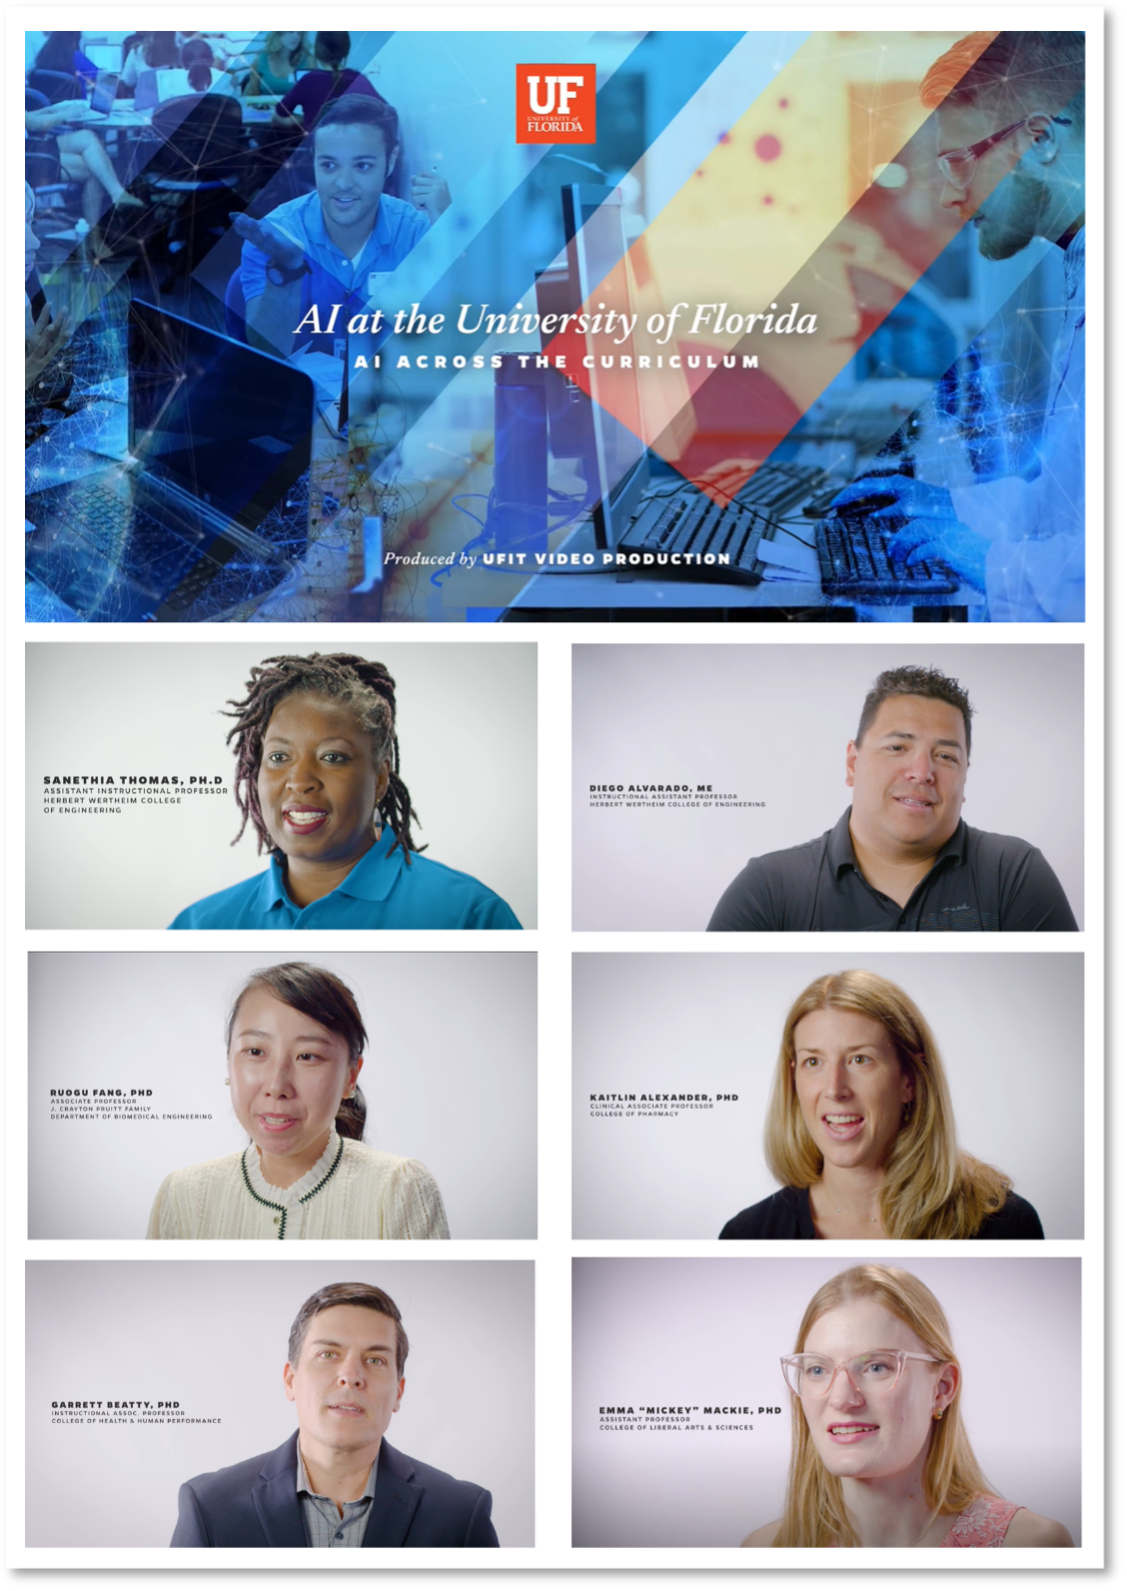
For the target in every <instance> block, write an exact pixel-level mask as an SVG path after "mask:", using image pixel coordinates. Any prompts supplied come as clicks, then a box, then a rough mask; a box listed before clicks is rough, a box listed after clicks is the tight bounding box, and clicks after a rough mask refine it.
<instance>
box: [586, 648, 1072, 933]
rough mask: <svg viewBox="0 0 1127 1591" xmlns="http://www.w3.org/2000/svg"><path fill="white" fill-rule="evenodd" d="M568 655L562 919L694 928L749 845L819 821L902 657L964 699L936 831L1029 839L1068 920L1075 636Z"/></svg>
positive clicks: (784, 838)
mask: <svg viewBox="0 0 1127 1591" xmlns="http://www.w3.org/2000/svg"><path fill="white" fill-rule="evenodd" d="M572 660H573V672H572V682H573V687H572V714H573V731H574V733H573V769H572V774H573V785H572V788H573V800H574V813H573V902H572V904H573V922H572V926H573V927H574V928H577V929H590V930H608V929H609V930H616V929H642V930H667V931H677V930H690V931H691V930H698V929H699V930H704V929H706V928H707V927H708V926H709V921H710V919H711V918H712V915H713V912H714V911H715V909H716V907H717V903H718V902H719V901H720V898H721V896H722V895H723V894H724V892H725V890H726V889H727V888H728V886H729V885H730V884H731V883H732V881H733V879H735V878H736V876H737V874H739V873H740V872H741V870H742V869H743V868H744V866H745V864H746V863H747V862H748V860H749V859H750V858H752V857H762V856H765V855H767V854H768V853H770V852H776V851H780V850H787V849H789V848H791V847H793V846H800V845H804V844H805V843H806V842H807V841H810V840H814V839H816V838H817V837H818V836H820V835H823V834H825V833H826V831H827V830H831V829H833V827H834V825H835V824H836V823H837V822H838V820H839V819H840V818H841V816H842V814H843V812H845V811H846V810H847V808H849V806H850V804H851V796H852V794H853V792H851V790H850V789H849V788H847V785H846V748H847V746H848V745H849V743H850V742H851V741H852V740H853V739H854V737H855V736H856V734H857V729H858V724H859V720H860V716H861V708H862V704H863V702H864V700H865V697H866V695H867V694H868V692H869V690H870V688H871V687H872V686H873V683H874V681H875V680H876V679H877V676H878V675H879V674H881V673H883V672H884V671H885V670H888V669H895V668H901V667H909V666H910V667H913V668H925V669H937V670H939V671H940V673H941V674H943V675H944V676H947V677H948V678H953V679H955V680H956V681H957V682H958V684H959V686H961V688H962V689H963V690H964V691H965V692H966V693H967V695H968V696H969V698H970V703H971V708H972V710H973V717H972V743H971V748H970V759H969V765H966V766H965V767H964V769H963V770H962V771H963V772H964V773H965V780H966V783H965V804H961V803H960V802H959V798H958V797H957V795H956V797H955V809H954V810H953V811H952V813H951V815H950V824H951V829H952V830H953V829H954V827H955V823H956V821H957V817H958V815H959V813H960V812H961V815H962V817H963V818H965V820H966V823H967V824H968V825H969V826H970V827H971V828H972V829H975V830H980V831H985V832H987V833H988V834H991V835H995V836H997V835H1010V836H1016V837H1017V839H1018V840H1020V841H1022V842H1025V843H1026V844H1027V845H1029V846H1035V847H1036V848H1037V849H1038V850H1040V851H1041V853H1042V854H1043V856H1044V858H1045V861H1046V862H1047V864H1048V866H1049V868H1051V869H1052V871H1053V872H1054V873H1055V874H1056V877H1057V879H1059V881H1060V885H1061V886H1062V888H1063V891H1064V894H1065V896H1066V897H1067V901H1068V904H1069V905H1070V906H1071V908H1072V914H1073V915H1074V916H1075V919H1076V922H1077V924H1078V925H1079V926H1080V927H1083V922H1084V918H1083V904H1084V903H1083V883H1084V876H1083V864H1084V843H1083V842H1084V736H1083V677H1084V659H1083V648H1082V647H1080V646H1027V645H1022V644H1017V645H1007V646H1004V647H1003V646H983V645H977V646H975V645H962V644H956V645H950V646H946V645H945V646H942V647H940V646H931V647H926V646H921V645H920V644H919V643H918V642H915V641H913V642H912V643H911V644H907V645H903V646H890V645H888V644H883V645H872V646H869V645H864V644H859V645H852V646H845V645H836V646H835V645H832V644H825V645H810V646H794V645H790V646H772V645H770V644H768V645H763V646H758V645H756V646H730V645H718V646H704V645H691V644H690V645H678V646H672V645H668V646H661V645H646V644H641V645H629V646H625V645H619V646H608V645H597V646H589V645H582V646H576V647H574V648H573V650H572ZM956 722H957V720H956ZM896 727H897V728H900V727H902V726H899V725H897V726H896ZM1050 747H1051V748H1052V750H1051V752H1050V751H1049V749H1048V748H1050ZM1034 768H1036V769H1037V771H1036V773H1035V772H1034ZM964 904H965V903H964V902H963V900H962V899H961V898H956V899H955V900H953V901H952V902H951V903H950V908H951V909H952V910H954V909H957V908H960V907H962V906H964ZM794 926H796V927H800V926H801V927H805V926H807V924H805V923H802V924H797V923H796V924H795V925H794ZM834 926H840V927H843V928H848V927H850V926H852V924H850V923H848V922H843V923H840V924H834ZM857 926H858V927H865V926H868V925H867V924H865V923H861V922H858V924H857ZM874 926H877V925H874ZM879 926H887V927H895V926H896V923H895V917H893V919H892V920H891V921H890V922H889V923H887V924H883V925H879ZM982 926H987V927H989V926H992V925H991V924H988V923H985V924H983V925H982ZM1002 926H1003V927H1005V924H1004V923H1003V924H1002Z"/></svg>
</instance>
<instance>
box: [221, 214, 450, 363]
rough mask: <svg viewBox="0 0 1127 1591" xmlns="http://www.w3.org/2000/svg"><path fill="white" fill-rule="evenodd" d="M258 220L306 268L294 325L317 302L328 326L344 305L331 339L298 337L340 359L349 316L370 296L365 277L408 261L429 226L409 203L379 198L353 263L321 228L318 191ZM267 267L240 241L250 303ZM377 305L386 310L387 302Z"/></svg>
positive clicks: (257, 295)
mask: <svg viewBox="0 0 1127 1591" xmlns="http://www.w3.org/2000/svg"><path fill="white" fill-rule="evenodd" d="M262 219H263V221H268V222H269V223H270V224H271V226H276V227H277V228H278V230H279V232H282V233H284V234H285V236H286V237H287V238H289V239H290V241H291V242H293V243H296V244H297V245H298V247H299V248H300V249H301V251H302V253H303V254H304V255H305V258H306V261H307V262H308V264H309V273H307V274H306V275H305V276H303V277H302V279H301V314H300V315H299V316H298V318H297V320H295V322H294V324H295V325H298V324H300V322H301V321H302V320H304V319H305V317H306V315H307V314H308V313H309V311H310V309H311V308H312V306H313V305H314V304H316V305H317V308H318V311H319V312H320V315H321V319H322V322H323V323H324V324H326V325H327V324H328V319H329V316H330V314H331V313H332V305H333V304H343V305H344V308H343V309H342V310H341V312H340V314H339V316H338V317H337V322H336V326H335V328H334V333H333V334H332V335H329V334H322V335H321V336H320V337H310V335H309V331H308V328H306V330H305V331H303V332H300V333H299V334H298V346H299V347H302V348H304V347H305V346H306V344H307V340H308V342H309V344H310V345H311V346H312V348H313V349H315V350H317V351H319V352H322V353H330V354H331V353H337V354H338V355H339V354H340V352H341V351H342V348H343V340H344V328H345V326H346V325H347V324H348V319H349V316H351V315H354V314H357V313H359V312H360V311H362V310H363V309H364V307H365V305H366V304H367V302H368V299H369V297H370V296H371V292H370V284H369V277H370V276H372V275H374V274H381V275H382V274H386V273H387V272H388V271H393V270H394V269H395V267H396V266H397V265H399V264H400V263H401V262H402V261H403V260H405V259H406V258H407V256H408V254H410V252H411V250H412V249H413V248H414V247H415V244H416V243H417V242H418V241H419V239H420V238H421V237H422V236H423V234H424V232H426V230H427V228H428V227H429V226H430V221H429V220H428V218H427V215H426V212H425V211H423V210H416V208H415V206H414V205H413V204H407V203H406V201H405V200H403V199H395V198H392V196H391V195H390V194H387V193H385V194H383V196H382V197H381V199H380V207H379V210H378V211H377V213H376V224H375V226H374V227H373V228H372V230H371V232H370V233H369V234H368V241H367V242H366V243H365V244H364V247H363V249H361V251H360V254H359V257H358V259H357V261H356V263H355V265H354V264H353V262H352V261H351V260H350V259H346V258H345V256H344V255H343V254H342V253H341V251H340V249H338V248H337V246H336V244H335V243H333V241H332V239H331V238H330V237H329V234H328V232H327V231H326V230H325V217H324V213H323V212H322V209H321V199H320V195H319V194H317V193H316V192H314V193H304V194H302V195H301V197H300V198H298V199H288V200H287V201H286V203H285V204H280V205H279V206H278V207H277V209H276V210H271V211H270V213H269V214H268V215H265V216H263V218H262ZM269 263H270V262H269V260H268V259H267V257H266V255H265V254H263V252H262V250H261V249H256V248H255V246H254V244H253V243H245V242H244V244H243V253H242V263H241V265H240V267H239V280H240V282H241V284H242V289H243V298H244V300H245V301H246V302H247V303H248V304H249V303H250V301H251V300H252V299H255V298H261V297H262V294H263V293H264V292H265V291H266V267H267V265H268V264H269ZM378 307H382V308H384V309H385V310H386V308H387V306H386V304H385V305H381V306H378ZM337 343H340V344H341V348H338V347H337V346H336V344H337ZM286 352H288V350H286Z"/></svg>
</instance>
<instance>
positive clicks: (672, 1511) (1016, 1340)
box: [572, 1250, 1082, 1568]
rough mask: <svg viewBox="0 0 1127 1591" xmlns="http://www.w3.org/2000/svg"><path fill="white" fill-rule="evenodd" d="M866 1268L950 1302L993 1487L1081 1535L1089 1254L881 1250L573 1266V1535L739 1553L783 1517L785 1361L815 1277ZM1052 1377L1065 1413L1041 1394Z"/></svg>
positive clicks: (968, 1402) (977, 1439)
mask: <svg viewBox="0 0 1127 1591" xmlns="http://www.w3.org/2000/svg"><path fill="white" fill-rule="evenodd" d="M870 1263H872V1264H876V1265H879V1266H892V1267H897V1268H900V1269H902V1270H904V1271H907V1272H909V1273H910V1274H911V1275H912V1276H913V1277H915V1278H916V1279H917V1280H918V1281H920V1282H922V1283H923V1284H924V1285H925V1286H926V1287H927V1288H928V1289H930V1291H931V1293H932V1294H933V1296H934V1298H935V1299H936V1300H937V1301H938V1303H939V1305H940V1307H941V1308H942V1310H943V1313H944V1314H945V1316H946V1318H947V1322H948V1325H949V1327H950V1342H951V1344H952V1347H953V1351H954V1353H955V1355H956V1357H957V1362H958V1365H959V1367H960V1369H961V1372H962V1378H961V1393H960V1403H961V1416H962V1420H963V1424H964V1428H965V1431H966V1434H967V1437H968V1438H969V1441H970V1445H971V1447H972V1448H973V1451H974V1455H975V1457H976V1458H977V1461H978V1465H979V1467H980V1469H981V1471H982V1472H983V1474H984V1475H985V1478H986V1480H987V1483H988V1484H989V1487H990V1492H991V1494H992V1495H994V1496H998V1497H1001V1498H1004V1499H1006V1500H1008V1501H1009V1502H1011V1503H1016V1504H1018V1505H1019V1506H1020V1507H1023V1508H1027V1509H1030V1510H1032V1511H1033V1512H1034V1513H1038V1514H1042V1515H1045V1516H1047V1517H1049V1518H1050V1519H1053V1520H1057V1521H1060V1522H1061V1523H1062V1524H1064V1525H1065V1526H1066V1528H1067V1529H1068V1530H1069V1532H1070V1533H1071V1536H1072V1540H1073V1542H1074V1543H1075V1544H1076V1545H1077V1546H1080V1545H1081V1544H1082V1539H1081V1518H1080V1503H1081V1404H1080V1372H1081V1336H1080V1315H1081V1312H1080V1280H1081V1262H1080V1261H1079V1260H1078V1259H1056V1258H1054V1259H1015V1258H1005V1259H997V1260H986V1261H985V1262H982V1261H977V1260H975V1259H963V1258H954V1259H946V1258H943V1259H915V1258H912V1259H902V1258H899V1257H898V1256H896V1255H895V1254H894V1253H893V1254H888V1253H886V1252H884V1251H883V1250H881V1251H879V1252H874V1253H872V1254H866V1255H864V1256H863V1257H862V1258H856V1259H854V1258H850V1259H844V1258H841V1257H838V1258H834V1257H833V1256H826V1255H821V1256H819V1257H818V1258H817V1259H805V1258H802V1259H783V1258H779V1259H774V1258H768V1259H762V1258H744V1257H739V1258H734V1259H727V1258H725V1259H594V1258H588V1259H577V1260H575V1261H573V1321H574V1374H573V1383H572V1386H573V1415H574V1448H573V1459H574V1486H573V1520H574V1528H573V1534H572V1545H573V1546H575V1547H726V1548H731V1547H737V1546H739V1545H740V1543H741V1542H742V1541H743V1540H744V1538H745V1537H746V1536H747V1535H748V1534H749V1533H750V1532H751V1531H752V1530H756V1529H758V1528H760V1527H761V1526H763V1525H767V1524H770V1523H771V1522H772V1521H774V1520H777V1519H779V1517H780V1515H781V1514H782V1510H783V1502H784V1496H785V1492H786V1485H787V1469H788V1464H789V1462H790V1451H791V1407H790V1406H791V1402H792V1394H791V1393H790V1391H789V1390H788V1387H787V1384H786V1382H785V1381H784V1379H783V1372H782V1368H781V1366H780V1362H779V1361H780V1359H781V1358H782V1357H783V1356H784V1355H787V1354H791V1353H794V1352H795V1351H796V1340H797V1333H798V1330H799V1326H800V1324H801V1321H802V1318H803V1315H804V1314H805V1311H806V1308H807V1305H808V1304H809V1303H810V1301H811V1300H812V1299H813V1297H814V1295H815V1294H816V1293H817V1292H818V1291H819V1289H820V1288H822V1287H823V1286H824V1285H825V1284H826V1283H828V1282H829V1281H830V1280H831V1278H833V1277H835V1276H837V1275H838V1274H839V1273H841V1272H843V1271H846V1270H848V1269H849V1268H850V1267H852V1266H854V1265H867V1264H870ZM846 1307H848V1306H846ZM868 1346H869V1347H872V1348H877V1347H882V1346H886V1345H884V1344H878V1343H872V1344H869V1345H868ZM891 1346H893V1347H895V1346H896V1345H895V1344H892V1345H891ZM1050 1367H1051V1368H1050ZM915 1368H916V1367H913V1369H915ZM908 1373H910V1372H908V1371H905V1374H908ZM1047 1376H1050V1377H1051V1379H1052V1394H1051V1404H1052V1417H1051V1418H1046V1400H1045V1398H1044V1397H1040V1396H1036V1395H1034V1396H1030V1389H1031V1388H1035V1387H1037V1386H1039V1385H1044V1383H1045V1378H1046V1377H1047ZM878 1423H879V1422H878ZM772 1566H773V1563H772V1560H771V1559H770V1558H767V1559H761V1558H751V1559H749V1560H748V1567H749V1568H760V1567H761V1568H771V1567H772Z"/></svg>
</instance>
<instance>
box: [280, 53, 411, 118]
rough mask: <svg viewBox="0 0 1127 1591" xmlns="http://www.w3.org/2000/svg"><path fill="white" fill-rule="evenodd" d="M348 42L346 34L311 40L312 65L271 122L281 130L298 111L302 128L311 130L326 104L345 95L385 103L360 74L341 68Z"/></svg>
mask: <svg viewBox="0 0 1127 1591" xmlns="http://www.w3.org/2000/svg"><path fill="white" fill-rule="evenodd" d="M351 48H352V38H351V36H350V35H349V34H347V33H318V34H316V35H315V37H314V40H313V54H314V56H315V58H316V65H315V67H314V69H313V71H312V72H306V73H305V74H304V75H303V76H302V77H301V78H300V80H299V81H298V82H296V83H295V84H294V85H293V87H292V88H289V89H287V90H286V91H285V93H284V94H283V97H282V103H281V104H280V105H278V106H277V107H276V108H275V111H274V120H275V121H276V122H280V123H281V124H282V125H283V126H285V127H289V126H292V124H293V119H294V117H295V116H296V115H297V114H298V112H299V111H300V113H301V115H302V117H303V118H304V121H305V125H306V127H312V126H313V124H314V122H315V121H316V120H317V118H318V116H319V115H320V114H321V112H322V110H324V108H325V106H326V105H327V104H328V103H329V101H330V100H335V99H341V98H343V97H344V95H345V94H366V95H368V97H369V98H370V99H378V100H380V101H381V102H383V103H384V104H386V103H387V101H386V100H384V97H383V95H382V94H381V93H379V92H378V91H377V90H376V89H375V88H373V86H372V84H371V83H369V81H368V79H367V78H366V77H365V76H364V74H363V73H362V72H356V71H353V69H352V67H350V66H345V64H344V63H345V62H346V61H347V60H348V52H349V50H351Z"/></svg>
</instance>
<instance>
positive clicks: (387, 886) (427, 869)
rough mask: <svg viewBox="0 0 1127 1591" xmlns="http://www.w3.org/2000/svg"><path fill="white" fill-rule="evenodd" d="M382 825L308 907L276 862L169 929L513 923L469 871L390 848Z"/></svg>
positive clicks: (504, 925)
mask: <svg viewBox="0 0 1127 1591" xmlns="http://www.w3.org/2000/svg"><path fill="white" fill-rule="evenodd" d="M394 841H395V836H394V834H393V833H392V831H391V829H390V828H389V827H385V828H384V831H383V833H382V835H381V836H380V838H379V839H378V840H377V841H376V843H375V845H373V846H372V849H371V850H370V851H367V852H365V854H364V855H363V856H362V857H361V858H360V860H359V861H358V862H357V864H356V866H355V867H354V868H353V869H352V871H351V873H349V874H348V876H347V878H345V879H343V880H342V882H341V883H339V884H338V885H337V887H336V889H334V890H332V891H331V893H329V894H328V895H325V896H323V897H322V899H321V900H315V901H313V902H312V904H311V905H309V906H295V905H294V903H293V901H292V900H291V899H290V898H289V896H288V895H287V894H286V885H285V878H284V876H283V873H282V867H281V864H280V863H279V862H278V860H277V859H276V858H271V861H270V866H269V868H268V869H267V871H266V872H265V873H259V874H258V875H257V876H256V877H254V878H248V879H246V880H245V881H244V882H243V883H241V884H233V885H232V886H231V888H230V889H221V890H220V891H219V892H218V894H216V895H208V896H206V897H205V898H204V899H203V900H199V901H197V902H196V903H195V905H194V906H189V907H187V908H186V910H184V911H182V912H181V913H180V914H179V916H178V917H177V918H176V920H175V921H174V922H173V923H172V924H171V927H173V928H255V929H258V928H313V929H318V928H519V927H520V923H519V922H518V920H517V918H516V915H515V914H514V913H513V911H512V910H511V908H510V907H508V906H507V905H506V904H505V902H504V901H503V900H502V899H501V897H500V896H499V895H495V894H494V893H493V891H492V890H491V889H486V887H485V885H484V884H479V883H478V881H477V879H476V878H471V877H470V875H469V874H468V873H457V872H455V871H454V869H453V868H452V867H444V866H443V865H442V863H441V862H432V861H431V860H430V858H429V857H426V856H420V855H419V854H418V853H417V852H412V855H411V864H410V866H408V865H407V859H406V857H405V856H404V854H403V852H402V850H400V849H398V848H397V849H396V850H395V851H392V849H391V847H392V845H393V844H394Z"/></svg>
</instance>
